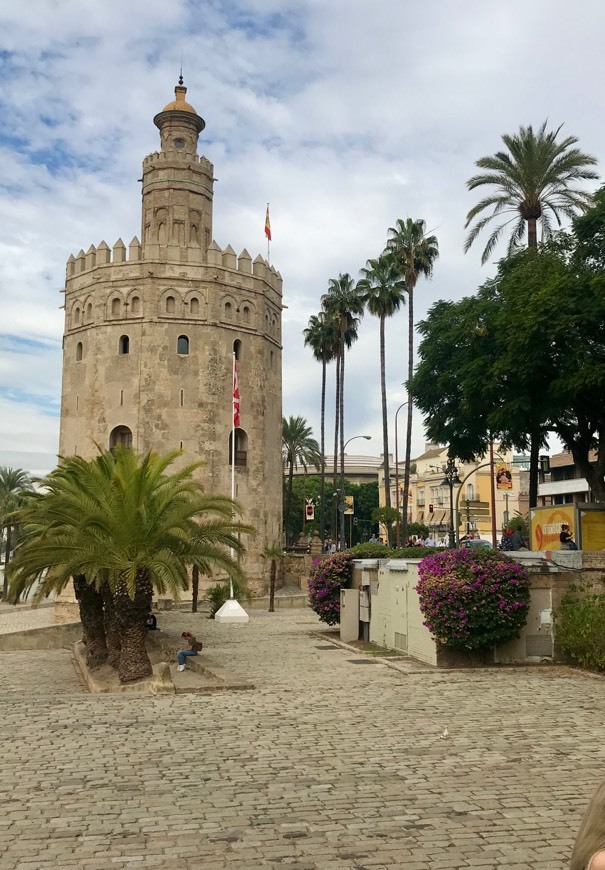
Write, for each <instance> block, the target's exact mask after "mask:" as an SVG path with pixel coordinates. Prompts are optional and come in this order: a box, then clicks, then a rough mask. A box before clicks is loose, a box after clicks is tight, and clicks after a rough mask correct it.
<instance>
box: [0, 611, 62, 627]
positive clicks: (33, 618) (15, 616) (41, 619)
mask: <svg viewBox="0 0 605 870" xmlns="http://www.w3.org/2000/svg"><path fill="white" fill-rule="evenodd" d="M47 625H54V618H53V609H52V607H48V606H44V607H37V608H32V607H30V606H29V605H25V606H24V607H19V606H17V607H13V606H11V605H1V606H0V634H8V633H10V632H14V631H25V630H26V629H28V628H43V627H45V626H47Z"/></svg>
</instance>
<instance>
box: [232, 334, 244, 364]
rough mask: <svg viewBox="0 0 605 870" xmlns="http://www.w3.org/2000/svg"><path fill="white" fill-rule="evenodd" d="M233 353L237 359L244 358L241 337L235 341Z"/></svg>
mask: <svg viewBox="0 0 605 870" xmlns="http://www.w3.org/2000/svg"><path fill="white" fill-rule="evenodd" d="M233 353H234V354H235V358H236V360H240V359H241V358H242V343H241V341H240V340H239V338H236V340H235V341H234V342H233Z"/></svg>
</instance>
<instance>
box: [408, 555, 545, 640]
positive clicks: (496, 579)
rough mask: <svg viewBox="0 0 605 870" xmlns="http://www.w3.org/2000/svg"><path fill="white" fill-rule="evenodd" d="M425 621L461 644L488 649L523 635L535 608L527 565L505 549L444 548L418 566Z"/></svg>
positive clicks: (440, 636) (440, 635) (433, 631)
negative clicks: (529, 612) (515, 559)
mask: <svg viewBox="0 0 605 870" xmlns="http://www.w3.org/2000/svg"><path fill="white" fill-rule="evenodd" d="M418 574H419V576H420V580H419V581H418V585H417V586H416V591H417V592H418V595H419V597H420V610H421V611H422V615H423V616H424V619H425V621H424V625H425V626H426V627H427V628H428V629H429V631H430V632H431V634H433V635H434V637H435V638H436V639H437V640H438V641H439V642H440V643H443V644H445V645H446V646H449V647H454V648H456V649H466V650H475V649H485V648H487V647H492V646H496V645H498V644H501V643H505V641H507V640H511V639H512V638H514V637H518V636H519V633H520V631H521V629H522V628H523V626H524V625H525V623H526V621H527V613H528V611H529V585H530V584H529V576H528V572H527V569H526V568H524V567H523V566H522V565H520V564H519V563H518V562H515V561H514V560H513V559H511V558H510V557H509V556H505V555H504V554H503V553H495V552H489V551H487V552H486V551H482V550H476V551H473V550H442V551H441V552H439V553H433V554H431V555H430V556H426V557H425V558H424V559H423V560H422V562H421V563H420V564H419V566H418Z"/></svg>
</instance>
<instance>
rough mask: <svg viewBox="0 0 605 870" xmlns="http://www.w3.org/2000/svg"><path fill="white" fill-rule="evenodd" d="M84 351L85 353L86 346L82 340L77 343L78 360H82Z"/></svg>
mask: <svg viewBox="0 0 605 870" xmlns="http://www.w3.org/2000/svg"><path fill="white" fill-rule="evenodd" d="M83 353H84V347H83V345H82V342H81V341H79V342H78V343H77V345H76V362H80V360H81V359H82V356H83Z"/></svg>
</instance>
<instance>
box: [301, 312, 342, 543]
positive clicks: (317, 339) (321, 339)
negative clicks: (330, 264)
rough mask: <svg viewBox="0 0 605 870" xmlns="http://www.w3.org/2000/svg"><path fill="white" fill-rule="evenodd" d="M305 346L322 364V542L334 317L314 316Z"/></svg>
mask: <svg viewBox="0 0 605 870" xmlns="http://www.w3.org/2000/svg"><path fill="white" fill-rule="evenodd" d="M303 335H304V337H305V345H307V346H308V347H310V348H311V350H312V351H313V356H314V357H315V359H316V360H317V361H318V362H320V363H321V424H320V445H319V448H320V453H321V491H320V499H321V501H320V505H319V526H320V535H321V540H322V541H323V540H324V538H325V536H326V516H325V500H326V374H327V368H328V363H331V362H332V360H334V359H336V357H337V355H338V324H337V322H336V320H335V319H334V318H333V317H329V316H328V315H327V314H326V313H325V311H320V312H319V314H313V315H311V317H310V318H309V325H308V326H307V328H306V329H304V330H303Z"/></svg>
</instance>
